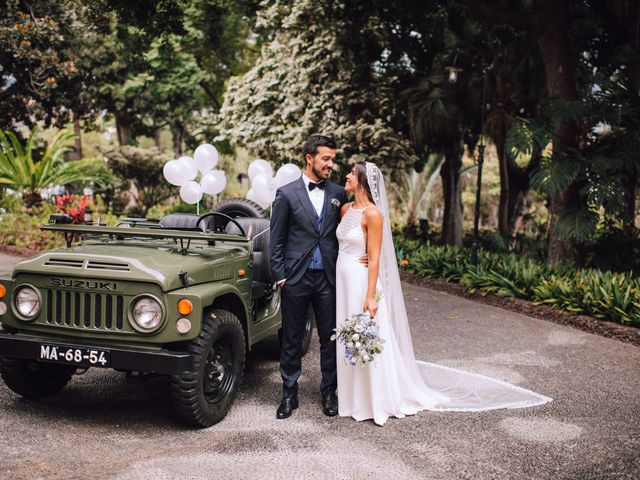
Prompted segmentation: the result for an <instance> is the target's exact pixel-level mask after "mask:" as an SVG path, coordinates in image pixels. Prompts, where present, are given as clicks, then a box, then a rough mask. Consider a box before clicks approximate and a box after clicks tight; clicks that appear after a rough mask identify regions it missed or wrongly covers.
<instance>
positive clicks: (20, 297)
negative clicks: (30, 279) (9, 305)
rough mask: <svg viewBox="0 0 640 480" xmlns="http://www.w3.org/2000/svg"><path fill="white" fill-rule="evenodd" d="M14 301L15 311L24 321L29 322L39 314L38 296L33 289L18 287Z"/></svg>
mask: <svg viewBox="0 0 640 480" xmlns="http://www.w3.org/2000/svg"><path fill="white" fill-rule="evenodd" d="M14 299H15V306H16V310H17V311H18V314H19V315H20V316H21V317H23V318H24V319H27V320H31V319H32V318H34V317H35V316H36V315H38V312H40V303H41V302H40V294H39V293H38V292H37V291H36V290H35V289H34V288H33V287H30V286H22V287H18V289H17V290H16V293H15V296H14Z"/></svg>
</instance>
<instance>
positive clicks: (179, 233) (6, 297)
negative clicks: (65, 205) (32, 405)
mask: <svg viewBox="0 0 640 480" xmlns="http://www.w3.org/2000/svg"><path fill="white" fill-rule="evenodd" d="M265 217H266V214H265V212H264V211H263V210H262V209H261V208H260V207H259V206H257V205H256V204H254V203H253V202H250V201H248V200H243V199H232V200H226V201H223V202H221V203H220V204H219V205H218V206H217V207H216V208H214V211H212V212H210V213H207V214H205V215H201V216H199V215H195V214H178V213H174V214H170V215H167V216H166V217H164V218H163V219H162V220H160V221H159V222H153V221H147V220H145V219H125V220H124V221H121V222H120V223H119V224H118V225H116V226H113V227H109V226H106V225H101V224H99V222H98V224H97V225H78V224H71V223H68V222H70V221H71V217H68V216H66V215H64V214H60V215H52V217H51V220H50V223H49V224H47V225H43V226H42V229H43V230H46V231H50V232H53V233H59V234H61V235H64V236H65V239H66V247H63V248H59V249H55V250H50V251H47V252H44V253H41V254H39V255H36V256H34V257H32V258H29V259H26V260H23V261H22V262H20V263H18V264H17V265H16V267H15V268H14V270H13V272H12V273H11V275H10V276H6V277H0V323H1V324H2V330H1V331H0V374H1V375H2V379H3V380H4V382H5V383H6V385H7V386H8V387H9V388H10V389H11V390H13V391H14V392H16V393H18V394H19V395H22V396H23V397H26V398H32V399H37V398H42V397H46V396H48V395H52V394H55V393H56V392H58V391H60V390H61V389H62V388H64V386H65V385H66V384H67V383H68V382H69V380H70V379H71V377H72V376H73V375H74V374H75V373H76V372H78V373H80V372H82V371H84V370H86V369H88V368H90V367H94V368H111V369H114V370H117V371H121V372H127V373H131V374H136V375H141V374H158V375H165V376H167V377H168V378H169V379H170V388H171V392H172V401H173V406H174V409H175V411H176V413H177V414H178V416H179V417H180V418H181V419H182V420H183V421H184V422H186V423H187V424H189V425H193V426H197V427H208V426H211V425H213V424H215V423H217V422H219V421H220V420H221V419H223V418H224V416H225V415H226V414H227V412H228V410H229V408H230V407H231V404H232V403H233V401H234V398H235V397H236V393H237V391H238V387H239V385H240V383H241V381H242V377H243V369H244V364H245V353H246V352H247V351H249V350H251V349H252V347H253V346H254V345H255V344H256V343H257V342H259V341H261V340H263V339H266V338H267V337H271V336H274V335H276V334H277V333H278V331H279V329H280V326H281V315H280V293H279V290H278V289H274V288H272V279H271V275H270V268H269V219H268V218H265ZM311 327H312V318H311V314H310V315H309V318H308V319H307V329H306V332H305V341H304V345H303V348H304V350H305V351H306V350H307V349H308V347H309V340H310V336H311Z"/></svg>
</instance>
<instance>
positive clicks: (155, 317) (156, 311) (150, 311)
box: [132, 295, 162, 331]
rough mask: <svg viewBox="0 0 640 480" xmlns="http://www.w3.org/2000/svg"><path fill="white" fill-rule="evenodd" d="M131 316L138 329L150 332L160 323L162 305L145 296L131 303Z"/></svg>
mask: <svg viewBox="0 0 640 480" xmlns="http://www.w3.org/2000/svg"><path fill="white" fill-rule="evenodd" d="M132 314H133V321H134V322H135V323H136V325H137V326H138V327H140V329H142V330H144V331H151V330H153V329H155V328H158V326H159V325H160V323H161V322H162V305H161V304H160V302H159V301H158V300H156V299H155V298H153V297H149V296H146V295H145V296H142V297H139V298H138V299H137V300H136V301H135V302H134V303H133V308H132Z"/></svg>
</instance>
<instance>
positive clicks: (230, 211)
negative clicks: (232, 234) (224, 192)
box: [211, 198, 269, 218]
mask: <svg viewBox="0 0 640 480" xmlns="http://www.w3.org/2000/svg"><path fill="white" fill-rule="evenodd" d="M211 211H212V212H220V213H224V214H226V215H229V216H230V217H233V218H245V217H250V218H269V215H267V212H266V211H265V210H264V208H262V207H261V206H260V205H258V204H257V203H256V202H253V201H251V200H248V199H246V198H227V199H225V200H222V201H221V202H220V203H218V204H217V205H216V206H215V207H213V208H212V209H211Z"/></svg>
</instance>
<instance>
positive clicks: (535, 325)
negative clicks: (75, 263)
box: [0, 255, 640, 480]
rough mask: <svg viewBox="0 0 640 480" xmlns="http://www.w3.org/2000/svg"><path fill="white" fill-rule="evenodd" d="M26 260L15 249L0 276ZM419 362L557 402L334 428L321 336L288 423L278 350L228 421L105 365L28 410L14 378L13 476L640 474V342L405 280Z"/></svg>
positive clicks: (262, 358)
mask: <svg viewBox="0 0 640 480" xmlns="http://www.w3.org/2000/svg"><path fill="white" fill-rule="evenodd" d="M10 261H11V257H7V258H5V256H4V255H0V271H2V270H4V271H7V270H8V269H9V268H10V267H9V263H8V262H10ZM404 291H405V298H406V301H407V307H408V311H409V317H410V319H411V322H412V331H413V337H414V344H415V349H416V355H417V357H418V358H420V359H423V360H428V361H432V362H436V363H441V364H444V365H447V366H451V367H457V368H463V369H466V370H469V371H473V372H478V373H482V374H485V375H489V376H492V377H495V378H498V379H501V380H505V381H507V382H510V383H513V384H516V385H519V386H522V387H525V388H528V389H531V390H534V391H536V392H539V393H542V394H544V395H548V396H550V397H552V398H554V401H553V402H551V403H549V404H547V405H544V406H541V407H534V408H529V409H519V410H499V411H492V412H483V413H429V412H422V413H420V414H418V415H416V416H413V417H408V418H405V419H402V420H395V419H391V420H389V421H388V422H387V424H386V425H385V426H384V427H377V426H376V425H374V424H373V423H372V422H370V421H367V422H360V423H358V422H355V421H353V420H351V419H349V418H327V417H325V416H324V415H323V414H322V412H321V408H320V404H319V396H318V394H317V385H318V383H319V364H318V346H317V341H315V339H314V341H313V343H312V349H311V351H310V353H309V355H307V357H306V358H305V361H304V367H303V368H304V373H303V377H302V379H301V389H300V403H301V405H300V408H299V409H298V410H296V412H295V413H294V415H293V416H292V417H291V418H290V419H288V420H284V421H282V420H276V419H275V409H276V407H277V404H278V402H279V395H280V382H279V374H278V366H277V361H276V356H275V355H274V353H273V347H274V344H273V342H271V344H268V343H267V344H264V345H261V348H260V349H259V350H258V351H256V352H254V353H252V354H251V355H250V357H249V359H248V364H247V370H246V376H245V382H244V384H243V386H242V388H241V391H240V395H239V398H238V399H237V401H236V403H235V404H234V406H233V407H232V409H231V412H230V414H229V415H228V417H227V418H226V419H225V420H224V421H223V422H221V423H220V424H218V425H215V426H214V427H212V428H209V429H206V430H190V429H184V428H182V427H181V426H180V425H179V424H177V423H176V422H175V420H174V418H173V415H172V412H171V410H170V407H169V405H168V403H167V389H166V388H165V384H164V382H163V381H162V379H159V378H155V379H148V380H138V379H128V378H126V376H125V375H124V374H120V373H116V372H110V371H102V370H95V369H94V370H91V371H89V372H87V373H86V374H84V375H81V376H77V377H74V379H73V380H72V382H71V383H70V384H69V385H68V387H67V388H65V390H63V392H61V393H60V394H58V395H56V396H54V397H51V398H49V399H46V400H44V401H39V402H31V401H26V400H23V399H21V398H20V397H18V396H17V395H14V394H13V393H12V392H11V391H9V390H8V389H7V388H6V387H5V386H4V385H2V384H0V432H2V433H1V434H0V452H2V454H1V455H0V478H2V479H22V478H25V479H26V478H28V479H31V478H46V479H49V478H60V479H76V478H78V479H80V478H82V479H84V478H95V479H102V478H104V479H106V478H116V479H154V480H155V479H174V478H189V479H208V478H234V479H252V478H260V479H264V478H273V479H278V478H305V479H332V478H337V479H349V480H353V479H372V478H395V479H398V480H400V479H403V480H404V479H485V478H486V479H489V478H492V479H493V478H500V479H502V478H508V479H585V478H588V479H600V478H601V479H605V478H607V479H608V478H629V479H632V478H634V479H635V478H638V477H639V476H640V455H638V451H640V397H639V396H638V387H640V348H638V347H635V346H633V345H630V344H628V343H622V342H619V341H616V340H612V339H608V338H603V337H600V336H596V335H592V334H589V333H585V332H582V331H579V330H576V329H573V328H570V327H565V326H561V325H556V324H554V323H550V322H546V321H544V320H538V319H534V318H530V317H526V316H524V315H520V314H517V313H512V312H509V311H506V310H502V309H499V308H496V307H492V306H488V305H482V304H479V303H476V302H473V301H470V300H467V299H463V298H460V297H456V296H453V295H450V294H447V293H445V292H438V291H434V290H429V289H426V288H423V287H418V286H414V285H409V284H404Z"/></svg>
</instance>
